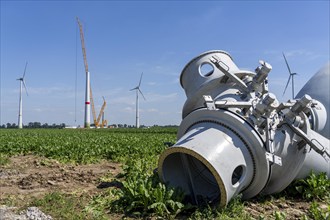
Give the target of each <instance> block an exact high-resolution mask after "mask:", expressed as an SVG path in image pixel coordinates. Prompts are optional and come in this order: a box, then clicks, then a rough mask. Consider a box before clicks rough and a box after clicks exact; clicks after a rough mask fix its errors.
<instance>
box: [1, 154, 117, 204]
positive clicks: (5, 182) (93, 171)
mask: <svg viewBox="0 0 330 220" xmlns="http://www.w3.org/2000/svg"><path fill="white" fill-rule="evenodd" d="M119 172H121V168H120V165H119V164H116V163H112V162H109V161H102V162H100V163H98V164H89V165H65V164H61V163H59V162H58V161H56V160H51V159H47V158H42V157H37V156H33V155H27V156H16V157H11V158H10V162H9V163H8V164H7V165H5V166H1V167H0V203H1V204H3V203H4V200H6V199H8V198H9V197H19V198H21V199H23V200H25V199H26V198H31V197H37V198H38V197H42V196H43V195H45V194H47V193H49V192H53V191H60V192H65V193H79V192H89V193H97V192H98V191H99V190H100V189H98V186H99V185H100V184H102V181H101V180H100V178H101V177H103V176H116V175H117V174H118V173H119ZM99 188H100V187H99Z"/></svg>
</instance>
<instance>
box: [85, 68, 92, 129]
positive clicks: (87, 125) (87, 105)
mask: <svg viewBox="0 0 330 220" xmlns="http://www.w3.org/2000/svg"><path fill="white" fill-rule="evenodd" d="M90 104H91V97H90V76H89V72H86V91H85V123H84V127H85V128H90V124H91V121H90V120H91V119H90V118H91V117H90V116H91V108H90Z"/></svg>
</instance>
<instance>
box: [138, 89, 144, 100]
mask: <svg viewBox="0 0 330 220" xmlns="http://www.w3.org/2000/svg"><path fill="white" fill-rule="evenodd" d="M138 90H139V92H140V93H141V95H142V97H143V99H144V100H146V98H145V97H144V95H143V93H142V92H141V90H140V88H138Z"/></svg>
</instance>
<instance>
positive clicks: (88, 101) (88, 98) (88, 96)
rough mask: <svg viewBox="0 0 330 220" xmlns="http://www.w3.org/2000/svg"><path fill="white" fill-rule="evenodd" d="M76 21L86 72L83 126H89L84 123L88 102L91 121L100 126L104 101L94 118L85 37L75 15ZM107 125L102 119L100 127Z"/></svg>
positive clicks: (86, 119) (87, 111)
mask: <svg viewBox="0 0 330 220" xmlns="http://www.w3.org/2000/svg"><path fill="white" fill-rule="evenodd" d="M77 22H78V25H79V31H80V40H81V48H82V53H83V57H84V66H85V72H86V79H87V80H86V102H85V104H86V109H85V127H89V122H87V123H86V121H89V120H90V119H89V117H90V116H89V115H90V114H89V104H91V106H92V114H93V121H94V125H95V127H99V126H100V124H99V123H100V118H101V116H102V115H103V114H104V109H105V106H106V101H105V99H104V97H103V105H102V108H101V110H100V113H99V115H98V118H96V113H95V106H94V99H93V93H92V87H91V85H90V80H89V71H88V63H87V57H86V48H85V39H84V32H83V29H82V25H81V23H80V21H79V18H78V17H77ZM106 125H107V121H106V120H104V119H103V120H102V127H105V126H106Z"/></svg>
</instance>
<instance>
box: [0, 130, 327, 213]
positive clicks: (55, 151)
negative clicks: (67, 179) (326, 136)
mask: <svg viewBox="0 0 330 220" xmlns="http://www.w3.org/2000/svg"><path fill="white" fill-rule="evenodd" d="M176 132H177V128H159V127H153V128H147V129H21V130H18V129H1V130H0V165H1V167H0V168H1V169H0V174H1V171H2V170H5V169H6V166H7V165H8V164H10V158H12V157H15V156H18V155H36V156H38V157H40V158H46V159H49V160H52V161H58V162H59V163H60V164H70V165H72V166H76V167H79V166H82V165H84V164H98V163H101V162H102V161H110V162H113V163H116V164H118V166H120V167H121V168H122V172H121V173H119V174H118V175H116V176H107V175H105V176H104V177H101V178H100V180H99V182H107V181H108V182H111V183H114V182H115V183H118V184H117V185H119V186H120V187H109V188H106V189H103V190H101V191H95V192H93V193H92V194H91V193H90V192H87V193H83V192H81V193H78V194H75V193H69V194H68V193H65V192H61V191H55V192H54V191H52V192H48V193H47V194H45V195H43V196H42V197H38V198H24V199H23V200H26V201H23V203H22V201H20V202H18V200H19V199H17V198H14V197H10V196H9V197H8V198H1V203H2V204H0V205H14V206H19V207H20V208H24V207H28V206H32V205H33V206H37V207H40V208H41V209H42V210H43V211H44V212H46V213H47V214H50V215H51V216H53V217H54V218H55V219H123V218H126V219H140V218H142V219H145V218H151V219H152V218H154V219H157V218H162V219H173V218H177V219H256V218H257V219H286V216H287V215H288V216H289V218H292V217H294V216H295V215H296V214H290V213H287V212H289V211H286V210H289V209H285V210H284V211H283V210H281V207H282V206H283V205H281V204H283V203H286V202H287V201H288V202H287V203H288V204H291V203H295V201H299V202H301V201H303V203H304V204H305V205H306V211H305V212H303V213H301V214H300V216H298V217H299V219H327V218H329V213H330V205H329V201H330V200H329V198H330V194H329V191H330V182H329V180H328V179H327V178H326V176H324V175H323V176H322V175H321V176H315V175H314V176H312V178H311V179H309V180H308V181H305V182H299V183H298V185H297V183H295V184H293V185H292V187H289V189H288V190H286V191H285V192H283V193H281V194H278V195H274V196H268V197H264V196H261V197H259V198H257V199H256V200H253V201H251V202H243V201H241V200H240V198H239V197H237V198H235V199H233V200H232V201H231V202H230V203H229V205H228V206H227V207H226V208H223V209H219V208H218V207H210V206H208V204H204V205H203V206H202V207H196V206H193V205H191V204H189V203H187V202H185V197H184V195H183V193H182V192H181V191H180V189H172V188H169V187H167V186H166V185H165V184H164V183H161V182H160V181H159V179H158V175H157V173H156V172H154V171H155V168H157V162H158V157H159V155H160V153H161V152H163V151H164V149H165V148H166V145H165V143H175V141H176ZM43 166H45V167H46V166H47V161H46V162H44V163H43ZM41 168H42V167H41ZM0 177H1V175H0ZM95 188H96V186H95ZM292 201H293V202H292ZM322 205H323V206H324V205H326V207H328V209H327V208H324V207H323V208H320V207H321V206H322ZM287 206H289V205H287ZM251 207H252V208H251ZM267 207H273V208H267ZM274 207H276V209H274ZM289 208H290V207H289ZM251 209H256V210H252V211H251ZM259 209H261V210H259ZM297 209H299V208H297ZM257 211H258V212H257ZM266 212H267V213H268V215H269V216H270V217H269V218H268V217H266V216H264V215H266V214H262V213H266Z"/></svg>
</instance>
